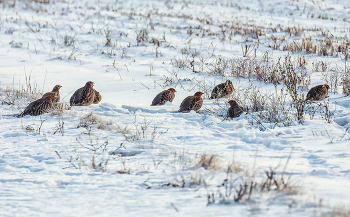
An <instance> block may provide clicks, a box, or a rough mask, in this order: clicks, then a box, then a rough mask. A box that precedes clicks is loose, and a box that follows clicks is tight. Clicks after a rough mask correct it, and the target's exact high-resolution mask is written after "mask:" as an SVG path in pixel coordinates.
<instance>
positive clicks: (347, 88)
mask: <svg viewBox="0 0 350 217" xmlns="http://www.w3.org/2000/svg"><path fill="white" fill-rule="evenodd" d="M343 94H344V95H345V96H349V95H350V72H346V73H345V75H344V77H343Z"/></svg>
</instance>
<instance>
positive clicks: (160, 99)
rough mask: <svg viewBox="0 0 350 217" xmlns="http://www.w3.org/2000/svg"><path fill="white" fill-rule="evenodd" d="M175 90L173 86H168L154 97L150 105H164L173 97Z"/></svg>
mask: <svg viewBox="0 0 350 217" xmlns="http://www.w3.org/2000/svg"><path fill="white" fill-rule="evenodd" d="M175 92H176V90H175V89H174V88H169V89H168V90H164V91H162V92H160V93H158V95H157V96H156V97H154V99H153V101H152V104H151V106H155V105H164V104H165V103H166V102H168V101H169V102H172V101H173V100H174V98H175Z"/></svg>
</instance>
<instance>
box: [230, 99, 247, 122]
mask: <svg viewBox="0 0 350 217" xmlns="http://www.w3.org/2000/svg"><path fill="white" fill-rule="evenodd" d="M228 103H229V104H230V106H231V107H230V108H229V109H228V110H227V117H229V118H236V117H239V116H240V115H241V114H242V113H243V111H244V109H243V107H242V106H239V105H238V104H237V102H236V101H234V100H230V101H228Z"/></svg>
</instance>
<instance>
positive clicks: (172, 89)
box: [168, 88, 176, 93]
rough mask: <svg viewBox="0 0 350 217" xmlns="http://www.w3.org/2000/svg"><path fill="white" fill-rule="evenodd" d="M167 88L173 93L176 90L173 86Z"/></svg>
mask: <svg viewBox="0 0 350 217" xmlns="http://www.w3.org/2000/svg"><path fill="white" fill-rule="evenodd" d="M168 90H170V91H171V92H173V93H175V92H176V90H175V89H174V88H169V89H168Z"/></svg>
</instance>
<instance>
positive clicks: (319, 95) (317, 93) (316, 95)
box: [305, 84, 329, 101]
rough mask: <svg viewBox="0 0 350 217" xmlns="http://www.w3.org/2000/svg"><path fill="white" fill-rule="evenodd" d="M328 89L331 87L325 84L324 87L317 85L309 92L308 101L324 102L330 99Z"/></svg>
mask: <svg viewBox="0 0 350 217" xmlns="http://www.w3.org/2000/svg"><path fill="white" fill-rule="evenodd" d="M328 89H329V85H328V84H324V85H317V86H315V87H313V88H311V89H310V90H309V92H308V93H307V95H306V99H305V101H307V100H310V101H320V100H324V99H325V98H327V97H328Z"/></svg>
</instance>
